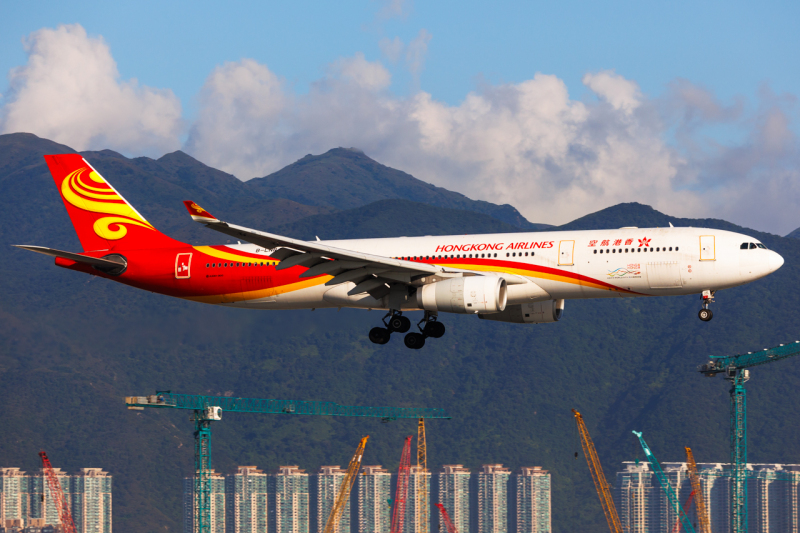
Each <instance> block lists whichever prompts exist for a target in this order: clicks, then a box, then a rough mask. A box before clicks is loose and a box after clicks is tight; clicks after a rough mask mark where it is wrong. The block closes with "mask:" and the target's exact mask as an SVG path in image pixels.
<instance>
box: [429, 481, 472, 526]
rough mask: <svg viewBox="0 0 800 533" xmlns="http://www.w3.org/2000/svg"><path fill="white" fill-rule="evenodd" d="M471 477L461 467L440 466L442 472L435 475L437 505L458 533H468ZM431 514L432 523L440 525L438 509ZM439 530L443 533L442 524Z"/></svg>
mask: <svg viewBox="0 0 800 533" xmlns="http://www.w3.org/2000/svg"><path fill="white" fill-rule="evenodd" d="M471 475H472V474H471V473H470V471H469V468H464V466H463V465H442V471H441V472H439V474H438V475H437V485H438V490H437V492H438V494H437V496H438V498H439V501H438V503H441V504H442V505H443V506H444V508H445V510H446V511H447V514H448V516H449V517H450V520H452V522H453V525H454V526H456V529H457V530H458V533H469V526H470V514H469V487H470V476H471ZM433 513H434V519H433V520H432V522H433V523H434V524H442V522H441V517H440V516H439V512H438V509H435V510H434V511H433ZM439 529H440V530H441V531H445V528H444V527H443V524H442V527H440V528H439Z"/></svg>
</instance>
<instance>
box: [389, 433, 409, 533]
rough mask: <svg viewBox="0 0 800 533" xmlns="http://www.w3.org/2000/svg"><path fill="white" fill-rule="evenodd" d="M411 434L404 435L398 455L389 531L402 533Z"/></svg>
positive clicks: (406, 496)
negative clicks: (401, 448)
mask: <svg viewBox="0 0 800 533" xmlns="http://www.w3.org/2000/svg"><path fill="white" fill-rule="evenodd" d="M413 438H414V437H412V436H411V435H409V436H408V437H406V442H405V445H404V446H403V453H402V454H401V455H400V468H398V470H397V490H396V492H395V496H394V509H392V526H391V530H390V531H391V533H403V531H404V529H403V526H404V524H405V516H406V499H408V474H409V471H410V470H411V439H413Z"/></svg>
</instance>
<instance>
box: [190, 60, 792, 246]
mask: <svg viewBox="0 0 800 533" xmlns="http://www.w3.org/2000/svg"><path fill="white" fill-rule="evenodd" d="M264 68H266V67H264ZM350 72H353V73H352V74H350ZM377 72H381V71H380V69H378V68H377V64H375V63H369V62H367V61H365V60H364V59H363V57H362V56H356V57H353V58H347V59H342V60H339V61H338V62H336V63H335V64H334V65H333V66H332V67H331V70H330V73H329V76H328V77H327V78H325V79H323V80H321V81H320V82H318V83H317V84H314V85H313V86H312V89H311V91H310V92H309V93H308V94H307V95H303V96H294V97H285V96H284V97H283V98H282V99H281V100H280V102H281V104H282V105H283V106H284V107H283V108H282V109H281V111H280V113H279V115H280V120H278V121H274V120H272V121H270V120H261V119H259V118H257V117H258V114H256V115H254V116H253V117H248V116H243V120H245V121H248V122H250V123H252V124H254V126H253V127H254V128H255V129H256V130H258V131H259V132H262V133H260V134H259V135H253V136H251V137H250V138H248V137H242V138H238V137H237V139H238V140H237V141H236V142H235V143H234V144H235V145H236V147H235V148H230V149H228V148H225V146H226V145H225V142H224V139H226V138H229V137H230V134H229V133H228V132H227V130H226V129H225V128H224V127H210V128H205V129H204V131H205V132H206V134H207V135H208V136H209V139H208V141H207V142H206V146H207V147H208V153H201V152H197V153H196V155H197V156H198V157H200V158H201V159H203V160H204V161H207V162H211V163H212V164H215V165H218V166H220V167H222V168H224V169H226V170H228V171H232V172H234V173H236V174H237V175H239V176H241V177H250V176H254V175H257V176H262V175H266V174H268V173H270V172H273V171H275V170H278V169H279V168H281V167H282V166H283V165H285V164H288V163H291V162H293V161H295V160H296V159H298V158H300V157H302V156H303V155H305V154H307V153H316V154H318V153H322V152H325V151H327V150H329V149H330V148H332V147H336V146H356V147H359V148H361V149H363V150H364V151H365V152H366V153H367V154H368V155H370V156H371V157H373V158H375V159H376V160H378V161H380V162H382V163H384V164H387V165H389V166H393V167H395V168H399V169H402V170H405V171H407V172H409V173H411V174H413V175H414V176H416V177H417V178H419V179H422V180H424V181H427V182H430V183H434V184H436V185H440V186H444V187H447V188H450V189H452V190H457V191H459V192H462V193H464V194H467V195H468V196H470V197H472V198H476V199H485V200H489V201H492V202H497V203H510V204H511V205H513V206H515V207H516V208H517V209H519V210H520V211H521V212H522V213H523V215H525V216H526V217H527V218H528V219H529V220H532V221H537V222H548V223H563V222H567V221H569V220H572V219H574V218H576V217H579V216H582V215H585V214H587V213H589V212H592V211H596V210H599V209H603V208H605V207H608V206H611V205H614V204H617V203H620V202H630V201H636V202H641V203H645V204H649V205H652V206H653V207H655V208H656V209H659V210H662V211H664V212H666V213H669V214H672V215H676V216H691V217H708V216H724V217H725V218H727V219H728V220H732V221H734V222H739V223H745V222H746V223H748V224H751V225H752V226H754V227H757V228H770V229H772V230H773V231H778V232H781V233H786V232H788V231H790V230H792V229H794V228H795V227H797V226H800V219H799V218H798V216H797V215H796V214H795V211H796V210H795V209H791V208H789V206H790V205H792V204H793V203H794V204H796V203H797V202H798V200H800V185H798V183H800V179H798V178H800V176H798V171H797V170H796V169H797V168H800V165H798V164H796V160H797V158H798V154H800V148H798V143H797V139H796V138H795V137H794V136H793V134H792V128H791V124H790V122H789V120H790V118H789V117H790V116H791V114H790V113H788V112H787V111H785V108H786V107H787V106H790V105H792V102H791V101H789V100H790V99H786V98H783V99H780V98H777V97H775V98H773V100H774V101H775V102H778V103H774V102H773V103H772V104H771V105H769V106H762V107H763V109H760V110H759V111H758V112H757V113H756V115H755V116H753V115H752V114H751V115H746V114H744V113H743V111H742V105H741V102H739V101H736V102H734V104H732V105H729V106H725V105H723V104H721V103H719V102H718V101H717V100H716V98H715V97H714V96H713V94H711V93H709V92H707V91H705V90H704V89H702V88H699V87H695V86H692V85H691V84H689V83H688V82H685V81H680V82H678V83H677V84H676V85H675V86H674V87H672V88H671V90H670V91H669V92H668V93H667V95H666V96H665V97H664V98H661V99H648V98H645V97H644V96H643V95H642V94H641V91H640V90H639V87H638V85H637V84H636V83H635V82H633V81H632V80H628V79H625V78H623V77H621V76H619V75H617V74H615V73H613V72H599V73H594V74H589V75H587V76H585V77H584V82H585V84H586V86H587V87H588V88H589V89H590V90H592V91H593V92H594V93H595V95H596V96H597V101H585V102H582V101H576V100H573V99H571V98H570V96H569V93H568V91H567V87H566V85H565V84H564V82H563V81H562V80H561V79H559V78H557V77H556V76H551V75H544V74H536V75H535V76H534V77H533V79H530V80H527V81H523V82H520V83H517V84H507V85H500V86H486V87H484V88H483V89H482V90H481V91H479V92H473V93H470V94H469V95H468V96H467V97H466V98H465V99H464V101H463V102H462V103H460V104H459V105H448V104H446V103H443V102H440V101H437V100H436V99H435V98H433V96H432V95H430V94H427V93H425V92H418V93H416V94H415V95H414V96H412V97H410V98H398V97H395V96H393V95H391V93H388V92H386V91H383V90H379V89H382V88H384V87H385V84H386V83H388V74H386V75H385V76H384V75H383V74H381V75H373V74H374V73H377ZM363 73H367V74H363ZM369 73H373V74H369ZM370 80H381V81H380V83H378V82H374V81H370ZM237 101H239V102H242V103H243V104H244V105H245V108H246V107H247V104H246V99H237ZM202 120H203V119H202V118H201V122H202ZM718 122H727V123H735V124H736V125H737V127H744V128H747V131H749V134H748V135H747V140H746V141H745V142H743V143H742V144H741V145H730V143H728V145H725V144H721V143H719V142H712V140H711V139H707V138H704V137H702V136H701V135H700V134H699V133H697V131H701V130H702V127H701V126H703V125H708V124H715V123H718ZM689 123H691V124H692V126H691V127H689V126H688V124H689ZM256 124H258V125H257V126H256ZM676 128H678V129H681V128H683V130H684V134H683V136H680V135H679V136H677V140H672V141H670V142H668V139H670V138H671V137H670V132H674V130H675V129H676ZM265 135H266V136H268V138H269V142H264V141H263V140H262V138H263V136H265ZM234 137H236V136H235V135H234ZM212 139H214V140H212ZM216 139H219V141H217V140H216ZM248 146H249V147H251V148H247V149H245V147H248ZM212 153H213V154H215V155H214V156H213V159H209V157H210V156H211V154H212ZM242 154H245V157H241V155H242ZM237 169H238V170H237ZM242 169H245V170H242ZM773 201H774V202H775V205H786V206H787V209H786V210H785V211H784V212H783V213H780V214H778V213H774V212H772V210H764V209H753V208H752V206H753V204H754V203H756V202H758V203H761V204H769V203H770V202H773ZM747 205H750V207H751V208H750V209H744V208H745V206H747ZM745 213H747V215H745Z"/></svg>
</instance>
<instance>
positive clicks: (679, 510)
mask: <svg viewBox="0 0 800 533" xmlns="http://www.w3.org/2000/svg"><path fill="white" fill-rule="evenodd" d="M633 434H634V435H636V436H637V437H638V438H639V444H641V445H642V449H643V450H644V455H645V456H646V457H647V460H648V461H650V466H652V467H653V473H655V475H656V478H658V482H659V483H661V488H662V489H663V490H664V493H665V494H666V495H667V499H668V500H669V504H670V505H671V506H672V508H673V509H674V510H675V514H676V515H677V516H678V519H679V520H680V522H681V524H683V529H684V531H686V533H695V531H694V526H692V521H691V520H689V517H688V516H686V513H685V512H684V511H683V507H681V502H679V501H678V496H677V494H675V490H674V489H673V488H672V485H670V483H669V479H668V478H667V475H666V474H665V473H664V471H663V470H662V469H661V464H659V462H658V460H657V459H656V456H655V455H653V451H652V450H651V449H650V447H649V446H648V445H647V443H646V442H645V441H644V438H643V437H642V432H641V431H634V432H633Z"/></svg>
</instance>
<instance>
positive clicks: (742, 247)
mask: <svg viewBox="0 0 800 533" xmlns="http://www.w3.org/2000/svg"><path fill="white" fill-rule="evenodd" d="M739 249H740V250H747V243H746V242H743V243H742V245H741V246H740V247H739Z"/></svg>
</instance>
